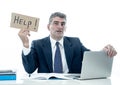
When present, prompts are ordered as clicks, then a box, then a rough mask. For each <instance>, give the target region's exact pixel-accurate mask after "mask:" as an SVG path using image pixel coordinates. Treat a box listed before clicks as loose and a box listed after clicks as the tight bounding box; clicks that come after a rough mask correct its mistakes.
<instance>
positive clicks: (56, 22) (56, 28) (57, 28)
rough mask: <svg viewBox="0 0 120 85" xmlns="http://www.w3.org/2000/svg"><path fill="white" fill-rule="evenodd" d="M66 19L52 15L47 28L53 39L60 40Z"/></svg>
mask: <svg viewBox="0 0 120 85" xmlns="http://www.w3.org/2000/svg"><path fill="white" fill-rule="evenodd" d="M65 24H66V20H65V19H64V18H60V17H54V18H53V19H52V22H51V23H50V24H48V30H49V31H50V36H51V37H52V38H53V39H55V40H60V39H61V38H62V37H63V35H64V31H65V29H66V27H65Z"/></svg>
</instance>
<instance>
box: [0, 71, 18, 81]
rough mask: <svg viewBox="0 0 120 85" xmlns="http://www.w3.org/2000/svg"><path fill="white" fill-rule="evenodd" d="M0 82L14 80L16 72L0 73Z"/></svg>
mask: <svg viewBox="0 0 120 85" xmlns="http://www.w3.org/2000/svg"><path fill="white" fill-rule="evenodd" d="M0 80H16V72H13V71H0Z"/></svg>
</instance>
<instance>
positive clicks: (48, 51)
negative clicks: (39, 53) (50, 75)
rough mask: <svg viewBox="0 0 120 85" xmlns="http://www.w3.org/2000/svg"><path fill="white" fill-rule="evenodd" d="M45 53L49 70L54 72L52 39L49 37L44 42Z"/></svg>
mask: <svg viewBox="0 0 120 85" xmlns="http://www.w3.org/2000/svg"><path fill="white" fill-rule="evenodd" d="M43 52H44V55H45V59H46V62H47V65H48V68H49V70H50V72H53V68H52V49H51V43H50V38H49V37H47V38H46V39H45V40H44V42H43Z"/></svg>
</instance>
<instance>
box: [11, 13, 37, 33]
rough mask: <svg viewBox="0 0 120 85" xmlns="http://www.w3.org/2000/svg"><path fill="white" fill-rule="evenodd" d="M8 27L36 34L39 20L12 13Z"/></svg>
mask: <svg viewBox="0 0 120 85" xmlns="http://www.w3.org/2000/svg"><path fill="white" fill-rule="evenodd" d="M10 26H11V27H14V28H20V29H28V30H30V31H35V32H37V31H38V26H39V18H35V17H30V16H26V15H21V14H17V13H12V18H11V24H10Z"/></svg>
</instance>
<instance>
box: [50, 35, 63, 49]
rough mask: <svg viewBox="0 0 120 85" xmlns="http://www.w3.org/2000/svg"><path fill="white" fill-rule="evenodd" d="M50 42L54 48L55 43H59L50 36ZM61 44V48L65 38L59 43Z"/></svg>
mask: <svg viewBox="0 0 120 85" xmlns="http://www.w3.org/2000/svg"><path fill="white" fill-rule="evenodd" d="M50 42H51V46H52V48H54V47H55V43H56V42H57V41H56V40H54V39H53V38H52V37H51V36H50ZM58 42H59V43H60V46H61V47H63V38H62V39H61V40H59V41H58Z"/></svg>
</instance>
